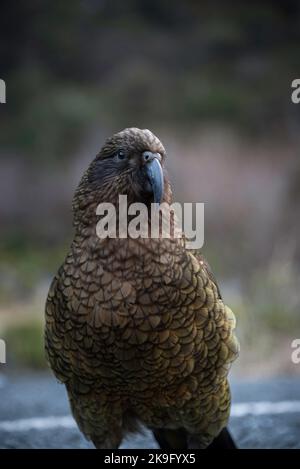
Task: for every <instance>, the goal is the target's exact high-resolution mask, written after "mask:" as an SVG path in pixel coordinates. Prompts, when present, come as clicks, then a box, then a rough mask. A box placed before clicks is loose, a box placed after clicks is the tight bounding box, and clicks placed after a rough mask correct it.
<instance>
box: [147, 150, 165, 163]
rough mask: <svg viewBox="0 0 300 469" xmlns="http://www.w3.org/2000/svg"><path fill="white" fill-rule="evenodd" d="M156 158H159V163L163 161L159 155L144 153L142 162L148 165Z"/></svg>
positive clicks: (149, 152)
mask: <svg viewBox="0 0 300 469" xmlns="http://www.w3.org/2000/svg"><path fill="white" fill-rule="evenodd" d="M154 158H157V159H158V161H160V160H161V156H160V154H159V153H152V152H151V151H144V152H143V154H142V160H143V162H144V163H148V162H149V161H152V160H154Z"/></svg>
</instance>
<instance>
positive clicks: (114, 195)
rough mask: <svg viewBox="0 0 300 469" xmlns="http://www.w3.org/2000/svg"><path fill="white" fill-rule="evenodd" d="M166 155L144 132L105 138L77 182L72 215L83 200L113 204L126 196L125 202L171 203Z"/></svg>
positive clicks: (149, 132)
mask: <svg viewBox="0 0 300 469" xmlns="http://www.w3.org/2000/svg"><path fill="white" fill-rule="evenodd" d="M165 157H166V152H165V148H164V146H163V144H162V143H161V141H160V140H159V139H158V138H157V137H156V136H155V135H154V134H153V133H152V132H151V131H150V130H148V129H143V130H142V129H138V128H135V127H132V128H128V129H125V130H122V131H121V132H118V133H116V134H114V135H113V136H111V137H110V138H108V139H107V140H106V142H105V143H104V145H103V147H102V148H101V150H100V152H99V153H98V155H97V156H96V158H95V159H94V160H93V161H92V163H91V164H90V166H89V168H88V170H87V172H86V173H85V175H84V177H83V178H82V180H81V183H80V185H79V188H78V190H77V191H76V193H75V198H74V203H73V207H74V212H75V215H76V210H77V211H78V209H79V208H80V207H81V208H82V205H83V204H84V205H85V207H86V206H87V200H90V201H94V202H96V203H97V204H99V203H100V202H111V203H116V204H117V201H118V197H119V195H127V198H128V203H133V202H142V203H145V204H147V205H148V204H150V203H157V204H159V203H161V202H168V203H171V199H172V194H171V188H170V183H169V180H168V177H167V173H166V170H165V166H164V163H165Z"/></svg>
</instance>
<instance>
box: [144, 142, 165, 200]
mask: <svg viewBox="0 0 300 469" xmlns="http://www.w3.org/2000/svg"><path fill="white" fill-rule="evenodd" d="M160 160H161V155H160V154H159V153H152V152H150V151H144V153H143V162H144V168H145V172H146V175H147V177H148V179H149V183H150V185H151V188H152V192H153V200H154V203H155V204H160V203H161V200H162V196H163V191H164V175H163V170H162V167H161V164H160Z"/></svg>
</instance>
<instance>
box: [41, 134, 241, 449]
mask: <svg viewBox="0 0 300 469" xmlns="http://www.w3.org/2000/svg"><path fill="white" fill-rule="evenodd" d="M120 149H122V153H123V154H125V158H124V157H123V156H122V158H120V157H118V156H116V155H118V153H117V152H118V151H119V150H120ZM145 151H150V152H153V153H155V154H160V155H161V158H162V161H161V164H162V166H163V168H164V159H165V150H164V147H163V146H162V144H161V142H160V141H159V140H158V139H157V137H155V136H154V135H153V134H152V133H151V132H150V131H146V130H139V129H135V128H132V129H126V130H124V131H123V132H120V133H118V134H116V135H114V136H113V137H111V138H110V139H109V140H108V141H107V142H106V143H105V145H104V147H103V148H102V150H101V151H100V153H99V155H97V157H96V159H95V160H94V161H93V162H92V163H91V165H90V167H89V169H88V170H87V172H86V173H85V175H84V176H83V178H82V180H81V183H80V185H79V187H78V189H77V191H76V193H75V197H74V202H73V210H74V226H75V235H74V240H73V242H72V245H71V247H70V251H69V253H68V255H67V257H66V259H65V262H64V264H63V265H62V266H61V268H60V269H59V271H58V273H57V275H56V277H55V278H54V280H53V282H52V285H51V287H50V291H49V295H48V299H47V304H46V331H45V340H46V351H47V356H48V359H49V362H50V365H51V367H52V369H53V371H54V373H55V375H56V377H57V378H58V379H59V380H60V381H62V382H63V383H65V385H66V388H67V391H68V395H69V399H70V404H71V408H72V412H73V415H74V417H75V420H76V422H77V423H78V426H79V428H80V429H81V431H82V432H83V433H84V434H85V436H86V437H87V438H89V439H91V440H92V441H93V443H94V444H95V446H96V447H98V448H117V447H118V446H119V445H120V443H121V440H122V438H123V437H124V435H126V433H127V432H130V431H138V429H139V425H140V423H142V424H144V425H146V426H147V427H148V428H150V429H152V430H153V431H154V434H155V436H158V441H160V436H162V435H163V438H164V440H165V441H167V443H168V445H169V446H170V447H173V448H174V449H176V448H186V447H189V448H196V447H199V448H205V447H207V446H208V445H209V444H210V443H211V442H212V441H213V439H214V438H215V437H216V436H217V435H218V434H219V433H220V432H221V430H222V429H223V428H224V427H225V426H226V424H227V421H228V417H229V411H230V391H229V386H228V381H227V374H228V370H229V367H230V364H231V363H232V361H233V360H234V359H235V358H236V356H237V353H238V344H237V340H236V338H235V336H234V334H233V330H234V327H235V318H234V315H233V313H232V312H231V310H230V309H229V308H228V307H227V306H225V305H224V303H223V301H222V299H221V296H220V293H219V290H218V287H217V284H216V282H215V279H214V277H213V275H212V274H211V271H210V268H209V266H208V264H207V262H206V261H205V259H204V258H203V257H202V256H201V255H199V254H197V253H195V252H194V253H193V252H192V251H190V250H187V249H186V248H185V244H184V239H177V238H174V239H163V238H156V239H151V238H149V239H148V238H138V239H131V238H128V239H123V238H120V239H118V238H116V239H111V238H107V239H99V237H98V236H97V233H96V223H97V220H98V218H99V217H97V215H96V207H97V205H98V204H99V203H100V202H112V203H116V201H117V198H118V196H119V194H126V195H127V196H128V202H134V201H143V202H145V203H146V204H149V203H151V201H152V197H153V194H151V188H149V187H148V186H149V185H148V186H147V190H146V189H145V187H146V186H145V180H143V178H142V176H141V168H142V159H141V154H142V153H143V152H145ZM143 175H144V173H143ZM162 200H163V201H165V202H171V201H172V195H171V188H170V183H169V181H168V178H167V175H166V173H165V170H164V190H163V197H162ZM182 435H183V436H182Z"/></svg>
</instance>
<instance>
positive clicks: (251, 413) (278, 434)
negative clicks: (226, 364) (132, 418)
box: [0, 374, 300, 449]
mask: <svg viewBox="0 0 300 469" xmlns="http://www.w3.org/2000/svg"><path fill="white" fill-rule="evenodd" d="M232 394H233V406H232V416H231V419H230V429H231V432H232V434H233V436H234V438H235V440H236V442H237V444H238V446H239V447H240V448H300V378H276V379H272V380H265V381H253V382H249V381H247V382H245V381H234V380H233V381H232ZM0 396H1V399H0V448H91V447H92V445H91V444H90V443H89V442H87V441H86V440H85V439H84V437H83V436H82V435H81V434H80V432H79V430H78V429H77V427H76V425H75V423H74V421H73V419H72V417H71V415H70V410H69V406H68V401H67V397H66V392H65V389H64V386H63V385H61V384H59V383H57V382H56V381H55V379H54V378H53V377H52V376H51V375H49V374H33V375H24V376H23V375H22V376H13V377H8V378H7V377H4V376H3V375H2V376H1V375H0ZM156 447H157V446H156V444H155V442H154V440H153V438H152V436H151V434H150V433H149V432H147V431H145V434H144V435H136V436H133V437H131V438H130V439H128V440H126V441H124V442H123V445H122V448H149V449H152V448H156Z"/></svg>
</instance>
